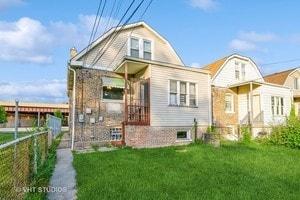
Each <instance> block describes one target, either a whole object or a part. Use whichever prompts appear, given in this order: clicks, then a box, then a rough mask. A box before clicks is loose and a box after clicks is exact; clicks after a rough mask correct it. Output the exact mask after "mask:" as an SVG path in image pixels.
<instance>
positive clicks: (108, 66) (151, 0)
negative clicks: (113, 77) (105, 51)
mask: <svg viewBox="0 0 300 200" xmlns="http://www.w3.org/2000/svg"><path fill="white" fill-rule="evenodd" d="M152 2H153V0H150V2H149V4H148V5H147V7H146V9H145V10H144V12H143V13H142V15H141V17H140V18H139V20H138V21H137V22H136V24H138V23H139V21H140V20H141V19H142V18H143V16H144V15H145V13H146V12H147V10H148V9H149V7H150V5H151V3H152ZM133 31H134V29H132V30H131V32H130V34H129V36H128V37H127V39H126V40H125V41H124V43H123V45H122V47H121V48H120V49H119V51H118V52H117V54H116V55H115V57H114V58H113V59H112V61H111V62H110V63H109V65H107V67H106V70H107V69H108V68H110V66H111V65H112V63H113V62H114V61H115V59H116V58H117V56H118V55H119V53H120V52H121V50H122V49H123V48H124V46H125V44H126V43H127V41H128V39H129V38H130V37H131V35H132V33H133Z"/></svg>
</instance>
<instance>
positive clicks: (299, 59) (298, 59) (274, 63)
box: [260, 58, 300, 66]
mask: <svg viewBox="0 0 300 200" xmlns="http://www.w3.org/2000/svg"><path fill="white" fill-rule="evenodd" d="M295 61H300V58H297V59H293V60H284V61H278V62H273V63H266V64H260V66H268V65H276V64H281V63H288V62H295Z"/></svg>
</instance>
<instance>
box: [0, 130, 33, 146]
mask: <svg viewBox="0 0 300 200" xmlns="http://www.w3.org/2000/svg"><path fill="white" fill-rule="evenodd" d="M29 134H32V132H19V133H18V138H21V137H24V136H27V135H29ZM14 139H15V133H14V132H0V144H4V143H6V142H9V141H13V140H14Z"/></svg>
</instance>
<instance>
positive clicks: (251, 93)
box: [203, 54, 291, 140]
mask: <svg viewBox="0 0 300 200" xmlns="http://www.w3.org/2000/svg"><path fill="white" fill-rule="evenodd" d="M203 69H206V70H209V71H210V72H211V73H212V80H211V83H212V112H213V114H212V115H213V123H214V124H215V125H216V127H217V128H218V129H219V131H220V132H221V133H222V134H223V136H224V137H226V138H228V139H232V140H235V139H238V137H239V134H240V127H241V126H243V125H248V126H250V128H251V132H252V137H253V138H254V137H256V136H258V135H259V134H262V133H265V132H266V131H268V128H269V127H270V126H271V125H276V124H279V123H282V122H283V120H284V119H285V116H286V115H287V114H288V113H289V112H290V107H291V98H290V97H291V90H290V89H289V88H287V87H284V86H281V85H277V84H272V83H266V82H265V81H264V78H263V76H262V74H261V73H260V71H259V69H258V67H257V65H256V64H255V63H254V62H253V61H252V59H250V58H248V57H245V56H241V55H237V54H233V55H230V56H227V57H224V58H222V59H220V60H217V61H215V62H213V63H211V64H209V65H207V66H205V67H203Z"/></svg>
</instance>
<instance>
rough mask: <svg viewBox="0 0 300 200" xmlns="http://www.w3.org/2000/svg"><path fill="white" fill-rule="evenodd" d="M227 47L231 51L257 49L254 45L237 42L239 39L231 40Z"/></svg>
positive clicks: (242, 41) (243, 41)
mask: <svg viewBox="0 0 300 200" xmlns="http://www.w3.org/2000/svg"><path fill="white" fill-rule="evenodd" d="M229 46H230V48H231V49H234V50H238V51H253V50H256V49H257V47H256V46H255V44H253V43H251V42H248V41H245V40H239V39H235V40H232V41H231V42H230V44H229Z"/></svg>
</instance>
